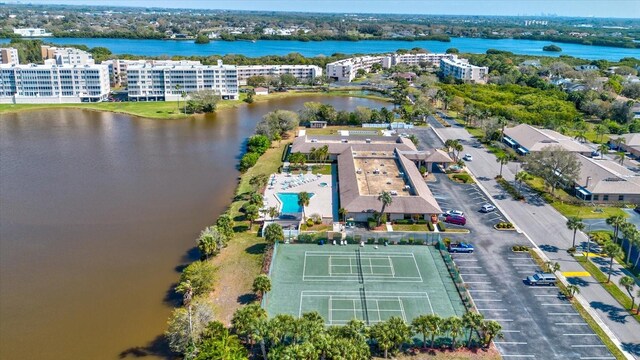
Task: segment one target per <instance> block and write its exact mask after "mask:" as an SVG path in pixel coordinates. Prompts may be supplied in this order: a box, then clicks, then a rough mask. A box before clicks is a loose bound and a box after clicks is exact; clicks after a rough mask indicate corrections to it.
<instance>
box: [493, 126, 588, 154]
mask: <svg viewBox="0 0 640 360" xmlns="http://www.w3.org/2000/svg"><path fill="white" fill-rule="evenodd" d="M503 141H504V143H505V144H507V145H508V146H509V147H511V148H513V149H515V150H516V152H517V153H518V154H520V155H526V154H528V153H530V152H536V151H540V150H542V149H544V148H545V147H547V146H552V145H557V146H561V147H562V148H563V149H565V150H567V151H570V152H575V153H578V154H583V155H590V154H591V151H592V150H591V149H590V148H589V147H587V146H585V145H584V144H581V143H579V142H578V141H576V140H574V139H572V138H570V137H568V136H565V135H562V134H560V133H559V132H556V131H553V130H549V129H539V128H537V127H534V126H531V125H528V124H520V125H517V126H514V127H509V128H505V129H504V140H503Z"/></svg>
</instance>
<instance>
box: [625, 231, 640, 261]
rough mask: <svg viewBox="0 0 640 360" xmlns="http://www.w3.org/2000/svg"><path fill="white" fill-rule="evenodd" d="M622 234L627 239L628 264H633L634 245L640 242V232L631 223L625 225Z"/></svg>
mask: <svg viewBox="0 0 640 360" xmlns="http://www.w3.org/2000/svg"><path fill="white" fill-rule="evenodd" d="M622 234H623V235H624V237H625V239H627V256H626V261H625V262H626V263H630V262H631V248H632V247H633V244H635V243H636V242H639V241H640V232H639V231H638V229H636V227H635V225H633V224H631V223H625V224H624V225H623V227H622Z"/></svg>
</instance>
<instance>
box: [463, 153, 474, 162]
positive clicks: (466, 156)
mask: <svg viewBox="0 0 640 360" xmlns="http://www.w3.org/2000/svg"><path fill="white" fill-rule="evenodd" d="M462 160H464V161H472V160H473V156H471V154H464V156H463V157H462Z"/></svg>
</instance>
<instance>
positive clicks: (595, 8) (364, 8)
mask: <svg viewBox="0 0 640 360" xmlns="http://www.w3.org/2000/svg"><path fill="white" fill-rule="evenodd" d="M6 2H7V3H14V2H17V1H16V0H13V1H11V0H9V1H6ZM20 3H22V4H27V3H33V4H36V3H37V4H71V5H89V4H91V5H112V6H113V5H122V6H150V7H151V6H153V7H166V8H176V7H179V8H194V9H226V10H270V11H304V12H335V13H400V14H446V15H526V16H534V15H541V14H555V15H558V16H579V17H583V16H595V17H624V18H629V17H634V18H639V17H640V1H639V0H224V1H221V0H180V1H176V0H173V1H166V0H27V1H25V0H23V1H20Z"/></svg>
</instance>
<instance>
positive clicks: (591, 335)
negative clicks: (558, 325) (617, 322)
mask: <svg viewBox="0 0 640 360" xmlns="http://www.w3.org/2000/svg"><path fill="white" fill-rule="evenodd" d="M562 335H563V336H598V335H596V334H562Z"/></svg>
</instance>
